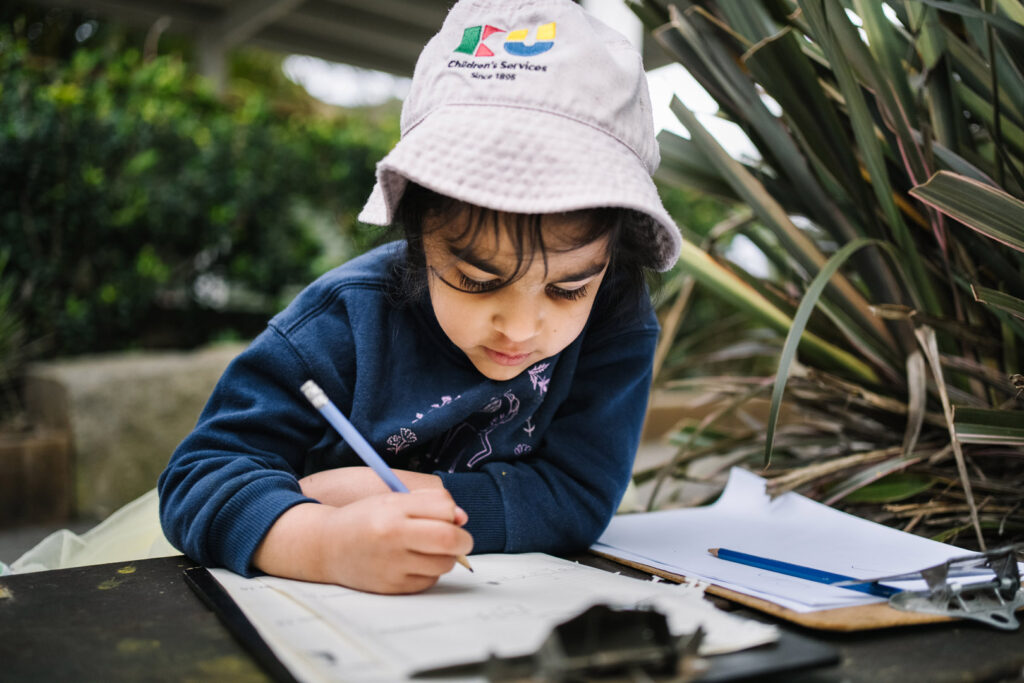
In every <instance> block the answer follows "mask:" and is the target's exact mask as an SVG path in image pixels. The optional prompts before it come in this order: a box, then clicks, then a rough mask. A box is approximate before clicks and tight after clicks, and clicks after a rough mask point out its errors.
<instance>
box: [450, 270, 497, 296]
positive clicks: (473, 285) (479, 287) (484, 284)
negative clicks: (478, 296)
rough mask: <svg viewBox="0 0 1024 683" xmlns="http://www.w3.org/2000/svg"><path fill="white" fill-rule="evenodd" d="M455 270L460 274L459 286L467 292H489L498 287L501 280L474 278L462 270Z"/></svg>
mask: <svg viewBox="0 0 1024 683" xmlns="http://www.w3.org/2000/svg"><path fill="white" fill-rule="evenodd" d="M455 272H456V273H458V275H459V288H460V289H462V290H463V291H465V292H472V293H478V292H489V291H491V290H492V289H497V288H498V286H499V283H500V280H486V281H480V280H474V279H473V278H471V277H469V276H467V275H466V274H465V273H463V272H462V271H461V270H457V271H455Z"/></svg>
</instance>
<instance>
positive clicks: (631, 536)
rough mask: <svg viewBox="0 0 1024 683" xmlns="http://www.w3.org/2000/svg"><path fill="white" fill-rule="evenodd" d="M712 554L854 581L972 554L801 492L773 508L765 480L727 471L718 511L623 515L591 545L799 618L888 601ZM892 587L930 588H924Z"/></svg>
mask: <svg viewBox="0 0 1024 683" xmlns="http://www.w3.org/2000/svg"><path fill="white" fill-rule="evenodd" d="M709 548H729V549H731V550H737V551H740V552H744V553H748V554H751V555H758V556H761V557H767V558H771V559H775V560H781V561H783V562H789V563H792V564H798V565H802V566H805V567H812V568H814V569H820V570H823V571H828V572H834V573H836V574H843V575H846V576H851V577H853V578H857V579H868V578H875V577H879V576H891V575H894V574H900V573H904V572H911V571H918V570H920V569H924V568H925V567H929V566H933V565H937V564H941V563H943V562H945V561H946V560H948V559H950V558H954V557H963V556H965V555H971V554H972V553H971V552H970V551H967V550H963V549H962V548H957V547H955V546H951V545H947V544H945V543H938V542H936V541H932V540H929V539H926V538H923V537H921V536H915V535H914V534H909V533H906V532H903V531H899V530H897V529H892V528H889V527H886V526H882V525H880V524H876V523H874V522H869V521H868V520H865V519H861V518H859V517H855V516H853V515H850V514H847V513H845V512H841V511H839V510H836V509H834V508H830V507H828V506H827V505H822V504H821V503H817V502H815V501H812V500H810V499H809V498H806V497H804V496H801V495H799V494H797V493H787V494H784V495H782V496H779V497H778V498H776V499H775V500H771V498H770V497H769V496H768V495H767V494H766V493H765V480H764V479H762V478H761V477H758V476H757V475H756V474H753V473H752V472H748V471H746V470H743V469H741V468H738V467H737V468H733V469H732V471H731V472H730V474H729V481H728V482H727V484H726V487H725V490H724V491H723V492H722V495H721V496H720V497H719V499H718V500H717V501H716V502H715V503H714V504H712V505H709V506H706V507H699V508H686V509H678V510H665V511H661V512H649V513H638V514H628V515H620V516H618V517H616V518H615V519H613V520H612V523H611V525H610V526H609V527H608V529H607V530H606V531H605V532H604V534H603V535H602V536H601V538H600V539H598V542H597V543H596V544H595V545H594V546H593V549H594V550H596V551H599V552H602V553H605V554H608V555H612V556H615V557H620V558H623V559H627V560H631V561H634V562H638V563H641V564H645V565H649V566H653V567H658V568H660V569H663V570H665V571H668V572H672V573H675V574H682V575H684V576H687V577H690V578H693V579H698V580H701V581H707V582H708V583H713V584H715V585H718V586H722V587H725V588H730V589H733V590H736V591H738V592H740V593H744V594H746V595H752V596H754V597H759V598H763V599H765V600H768V601H770V602H773V603H776V604H778V605H781V606H783V607H787V608H789V609H792V610H795V611H799V612H811V611H815V610H822V609H833V608H837V607H848V606H852V605H862V604H868V603H872V602H883V601H884V599H883V598H877V597H874V596H871V595H867V594H864V593H860V592H856V591H852V590H848V589H845V588H836V587H833V586H829V585H826V584H821V583H815V582H813V581H807V580H804V579H797V578H793V577H789V576H785V575H782V574H777V573H775V572H770V571H767V570H763V569H757V568H754V567H748V566H745V565H742V564H737V563H735V562H729V561H727V560H723V559H719V558H717V557H714V556H712V555H710V554H709V553H708V549H709ZM975 580H977V579H975ZM964 581H965V582H967V581H969V580H968V579H965V580H964ZM892 585H894V586H898V587H902V588H912V589H924V588H925V583H924V582H923V581H917V582H901V583H894V584H892Z"/></svg>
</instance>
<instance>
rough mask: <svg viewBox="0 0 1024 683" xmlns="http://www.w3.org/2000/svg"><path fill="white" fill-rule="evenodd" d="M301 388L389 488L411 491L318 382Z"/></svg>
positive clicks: (458, 558) (461, 558) (460, 559)
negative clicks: (328, 396)
mask: <svg viewBox="0 0 1024 683" xmlns="http://www.w3.org/2000/svg"><path fill="white" fill-rule="evenodd" d="M301 390H302V393H303V394H304V395H305V397H306V399H307V400H308V401H309V402H310V403H312V404H313V407H314V408H316V409H317V410H319V411H320V414H321V415H323V416H324V417H325V418H326V419H327V421H328V422H329V423H330V424H331V426H332V427H334V428H335V429H336V430H338V433H339V434H341V438H343V439H345V442H346V443H347V444H348V445H349V446H351V447H352V450H354V451H355V452H356V455H358V456H359V457H360V459H362V461H363V462H364V463H366V465H367V466H368V467H369V468H370V469H372V470H373V471H374V472H376V473H377V476H378V477H380V478H381V479H383V480H384V483H385V484H387V485H388V488H389V489H391V490H392V491H394V492H396V493H409V489H408V488H407V487H406V485H405V484H403V483H402V480H401V479H399V478H398V477H397V476H396V475H395V473H394V472H392V471H391V468H390V467H388V464H387V463H386V462H384V459H383V458H382V457H380V455H378V454H377V451H375V450H373V446H371V445H370V443H369V442H368V441H367V440H366V439H364V438H363V435H362V434H360V433H359V430H357V429H356V428H355V427H354V426H353V425H352V423H351V422H349V420H348V418H347V417H345V416H344V415H342V414H341V411H340V410H338V406H336V405H334V402H333V401H331V399H329V398H327V394H325V393H324V390H323V389H321V388H320V386H319V385H318V384H317V383H316V382H314V381H313V380H308V381H307V382H306V383H305V384H303V385H302V387H301ZM455 561H456V562H458V563H459V564H461V565H462V566H463V567H465V568H466V569H468V570H469V571H473V567H471V566H470V564H469V560H467V559H466V557H465V556H464V555H456V557H455Z"/></svg>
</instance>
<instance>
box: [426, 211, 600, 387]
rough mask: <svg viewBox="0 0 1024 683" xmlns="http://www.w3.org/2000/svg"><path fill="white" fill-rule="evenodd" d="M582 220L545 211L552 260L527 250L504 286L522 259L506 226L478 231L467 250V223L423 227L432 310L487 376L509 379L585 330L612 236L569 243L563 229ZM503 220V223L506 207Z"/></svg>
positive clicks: (574, 226)
mask: <svg viewBox="0 0 1024 683" xmlns="http://www.w3.org/2000/svg"><path fill="white" fill-rule="evenodd" d="M581 220H583V219H581V218H579V217H574V216H572V215H560V214H552V215H546V216H544V217H543V219H542V223H541V226H542V230H543V234H544V244H545V245H546V247H547V248H546V253H547V264H546V267H545V259H544V257H543V255H542V254H540V253H535V254H533V259H532V261H531V260H530V255H529V254H527V255H525V259H524V264H523V268H524V271H523V272H522V273H521V276H520V277H518V278H517V279H515V280H513V281H512V282H510V283H508V284H506V285H504V286H500V287H499V286H498V285H501V284H502V283H504V282H505V281H506V280H507V279H508V277H509V276H510V275H511V274H512V273H513V272H514V271H515V269H516V265H517V263H518V259H517V257H516V252H515V247H514V246H513V243H512V241H511V240H510V239H509V237H508V235H507V234H506V231H505V230H504V229H502V230H498V231H490V230H482V231H480V234H479V235H478V237H477V239H476V241H475V243H474V244H473V246H472V249H471V250H469V251H465V246H466V245H465V244H463V243H458V242H456V241H455V240H456V238H457V236H459V235H460V233H462V228H461V226H459V227H455V226H452V225H447V226H445V225H441V226H440V227H437V228H436V229H428V230H427V231H426V232H425V234H424V237H423V250H424V254H425V256H426V262H427V280H428V283H429V288H430V301H431V303H432V304H433V308H434V315H435V316H436V317H437V321H438V323H440V325H441V329H443V330H444V332H445V334H446V335H448V338H449V339H451V341H452V343H453V344H455V345H456V346H457V347H459V348H460V349H462V352H463V353H465V354H466V357H467V358H469V360H470V361H471V362H472V363H473V365H474V366H475V367H476V369H477V370H479V371H480V372H481V373H482V374H483V375H484V376H485V377H488V378H490V379H493V380H507V379H511V378H513V377H515V376H516V375H518V374H519V373H521V372H522V371H523V370H525V369H526V368H528V367H530V366H531V365H533V364H534V363H536V362H537V361H539V360H541V359H543V358H547V357H549V356H553V355H555V354H557V353H558V352H560V351H561V350H562V349H564V348H565V347H566V346H568V345H569V344H571V343H572V341H573V340H574V339H576V337H577V336H578V335H579V333H580V332H581V331H582V330H583V326H584V325H585V324H586V322H587V317H588V316H589V315H590V309H591V308H592V307H593V305H594V298H595V297H596V296H597V290H598V288H599V287H600V285H601V281H602V280H603V279H604V276H605V272H606V271H607V269H608V253H609V249H608V239H609V238H608V237H607V236H604V237H601V238H599V239H597V240H595V241H593V242H590V243H589V244H585V245H583V246H581V247H576V248H569V245H571V241H569V240H566V239H565V237H564V236H565V235H574V234H576V233H577V231H579V230H581V225H580V223H579V221H581ZM499 222H500V223H502V227H503V228H504V225H503V222H504V214H499ZM429 227H433V226H429ZM495 232H497V233H498V234H497V235H496V234H495ZM465 241H466V240H463V242H465Z"/></svg>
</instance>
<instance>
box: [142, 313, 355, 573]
mask: <svg viewBox="0 0 1024 683" xmlns="http://www.w3.org/2000/svg"><path fill="white" fill-rule="evenodd" d="M310 376H311V375H310V371H309V370H308V368H306V367H305V365H304V364H303V363H302V361H301V360H300V359H299V358H298V356H297V355H296V354H295V353H294V351H293V350H292V349H291V346H290V345H289V344H288V343H287V341H285V340H284V339H283V338H282V337H281V336H280V335H279V333H278V332H277V331H276V329H274V328H273V327H271V328H268V329H267V330H266V331H264V332H263V333H262V334H261V335H260V336H259V337H257V339H256V340H255V341H254V342H253V343H252V345H251V346H250V347H249V348H248V349H246V350H245V351H243V352H242V353H241V354H240V355H239V356H238V357H237V358H235V360H234V361H233V362H232V363H231V364H230V365H229V366H228V368H227V370H225V372H224V375H223V376H222V377H221V379H220V381H219V382H218V384H217V386H216V388H215V389H214V391H213V394H212V395H211V397H210V399H209V401H208V403H207V405H206V407H205V409H204V410H203V412H202V414H201V415H200V417H199V421H198V423H197V425H196V427H195V429H194V430H193V431H192V433H191V434H189V435H188V436H187V437H186V438H185V440H184V441H183V442H182V443H181V444H180V445H179V446H178V448H177V449H176V450H175V451H174V453H173V454H172V456H171V458H170V461H169V463H168V465H167V467H166V468H165V470H164V471H163V473H162V474H161V475H160V479H159V481H158V484H157V486H158V489H159V493H160V521H161V524H162V526H163V529H164V533H165V534H166V536H167V539H168V540H169V541H170V542H171V543H172V544H173V545H174V546H175V547H177V548H178V549H179V550H181V551H182V552H184V553H185V554H186V555H188V556H189V557H191V558H192V559H194V560H195V561H197V562H200V563H202V564H204V565H208V566H223V567H227V568H228V569H231V570H232V571H234V572H237V573H239V574H242V575H246V576H251V575H252V574H253V573H254V571H253V569H252V567H251V566H250V563H251V558H252V555H253V553H254V552H255V550H256V547H257V546H258V545H259V543H260V542H261V541H262V540H263V537H264V536H265V535H266V533H267V531H268V530H269V529H270V527H271V525H273V523H274V522H275V521H276V520H277V518H278V517H279V516H280V515H281V514H282V513H283V512H284V511H285V510H287V509H288V508H290V507H292V506H293V505H296V504H298V503H301V502H304V501H308V500H310V499H309V498H306V497H305V496H303V494H302V493H301V490H300V488H299V484H298V477H299V476H300V474H299V473H300V472H301V471H302V459H303V457H304V455H305V453H306V452H307V451H308V450H309V449H310V448H311V447H312V446H313V445H314V444H315V443H316V441H317V440H318V439H319V438H320V436H321V435H322V434H323V426H322V421H321V420H319V416H318V414H317V413H316V411H315V410H312V409H311V408H310V407H309V406H308V404H303V401H304V399H303V398H302V395H301V393H300V392H299V387H300V386H301V384H302V383H303V382H304V381H305V380H306V379H308V378H309V377H310ZM332 388H334V389H335V391H337V390H338V389H337V388H335V387H332Z"/></svg>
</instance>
